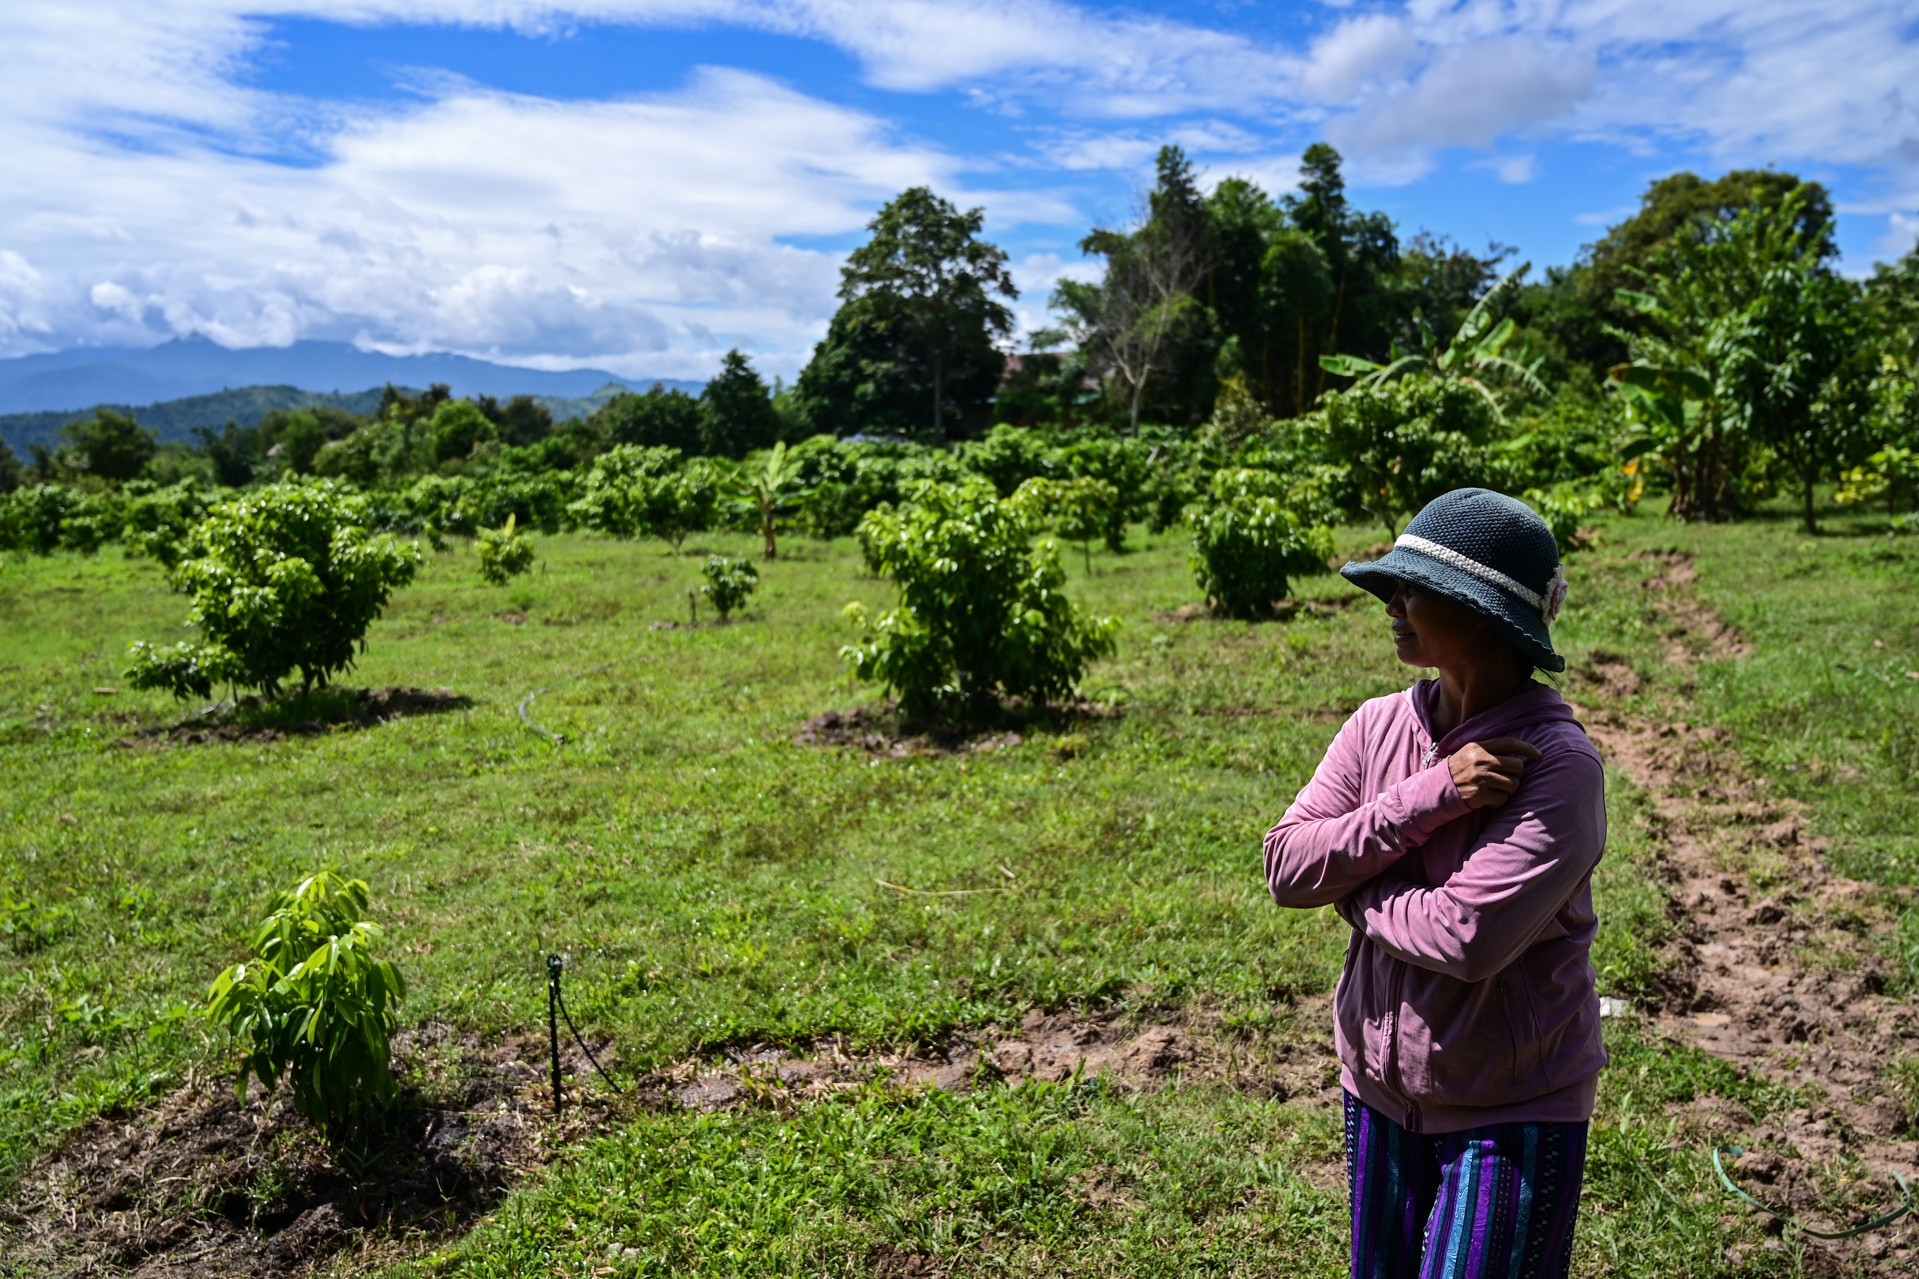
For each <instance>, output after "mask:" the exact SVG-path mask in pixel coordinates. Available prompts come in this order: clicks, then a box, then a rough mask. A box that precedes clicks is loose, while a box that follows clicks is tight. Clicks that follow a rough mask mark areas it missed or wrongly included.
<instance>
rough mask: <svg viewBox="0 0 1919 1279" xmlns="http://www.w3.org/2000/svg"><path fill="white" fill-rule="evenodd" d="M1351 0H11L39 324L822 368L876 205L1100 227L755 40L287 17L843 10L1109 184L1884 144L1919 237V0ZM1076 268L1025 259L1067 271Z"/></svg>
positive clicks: (939, 85)
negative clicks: (405, 77) (406, 95)
mask: <svg viewBox="0 0 1919 1279" xmlns="http://www.w3.org/2000/svg"><path fill="white" fill-rule="evenodd" d="M1327 7H1328V8H1329V9H1331V10H1334V11H1333V12H1328V13H1324V14H1323V15H1319V20H1320V23H1321V25H1319V26H1318V27H1317V29H1316V30H1314V31H1312V32H1311V33H1310V34H1308V35H1307V36H1304V37H1302V39H1301V40H1300V41H1299V42H1298V43H1297V44H1286V43H1281V42H1275V41H1274V40H1272V39H1270V38H1267V37H1265V36H1256V35H1252V34H1248V33H1246V32H1242V31H1235V30H1227V29H1222V28H1220V27H1218V26H1216V25H1210V26H1209V25H1207V20H1206V19H1202V18H1201V17H1199V16H1196V15H1198V14H1199V13H1200V12H1201V11H1200V10H1197V9H1193V10H1188V12H1187V16H1186V17H1185V18H1184V19H1175V18H1169V17H1158V16H1152V15H1149V14H1143V13H1142V12H1140V11H1138V10H1124V11H1119V12H1113V11H1109V10H1105V9H1095V8H1092V7H1084V6H1076V5H1073V4H1069V3H1064V2H1063V0H972V2H970V3H966V2H961V0H945V2H940V0H890V2H889V3H878V0H87V3H85V4H74V3H72V2H71V0H12V2H11V3H10V4H8V5H7V6H6V8H5V10H4V13H0V40H4V42H5V47H6V48H7V50H8V74H7V75H6V76H4V77H0V124H4V126H5V129H6V134H5V136H6V138H7V146H6V147H5V148H4V149H0V181H3V182H4V183H5V189H6V191H7V193H8V198H7V200H6V201H5V202H4V204H0V355H5V354H17V353H20V352H23V351H26V350H30V349H44V348H46V347H48V346H53V345H61V344H70V343H73V342H76V341H97V342H110V341H112V342H117V341H140V340H146V341H152V340H157V339H159V338H160V337H163V336H167V335H170V334H171V333H174V332H194V333H205V334H207V335H209V336H213V337H216V338H217V339H218V340H221V341H228V342H232V343H235V344H244V343H252V342H281V341H290V340H292V339H293V338H294V337H298V336H326V337H342V338H351V339H356V340H361V341H364V342H367V343H372V344H378V345H383V346H387V347H389V348H392V349H407V350H415V349H432V348H450V349H460V350H467V351H472V352H474V353H479V354H496V355H500V356H503V357H506V358H511V359H515V360H521V361H525V362H534V363H545V364H549V365H550V364H552V363H555V362H564V361H566V360H580V361H584V360H589V359H590V360H592V361H593V362H595V363H602V364H608V365H612V366H614V367H616V368H620V369H622V370H623V371H632V372H647V373H651V372H659V373H663V374H664V373H673V372H690V373H697V372H701V371H704V370H705V369H707V368H710V366H711V363H712V360H713V358H714V355H715V354H716V352H717V350H719V349H723V348H724V346H726V345H732V344H734V343H736V342H737V343H739V344H741V345H744V346H747V347H749V348H752V349H755V350H758V351H761V352H764V353H766V354H767V360H768V367H769V369H771V370H776V371H787V372H790V371H791V370H792V369H793V368H794V367H796V366H797V364H798V362H799V361H800V360H801V359H803V358H804V353H805V350H806V347H807V345H808V343H810V342H811V341H812V340H813V338H814V337H815V336H816V335H817V333H818V332H819V331H820V329H821V327H822V325H823V322H824V319H825V316H826V315H827V314H828V313H829V312H830V310H831V307H832V304H833V291H834V286H835V283H836V268H837V257H836V255H835V254H833V253H831V252H828V251H823V250H819V249H816V248H811V247H806V245H807V244H808V243H809V242H810V241H811V239H812V238H813V237H835V236H843V235H846V234H848V233H850V232H853V231H855V230H857V228H858V227H859V226H860V225H861V224H863V223H864V222H865V220H866V219H867V217H868V216H870V213H871V211H872V209H873V208H874V207H875V206H876V205H877V204H878V203H879V202H880V201H881V200H883V199H885V198H887V197H888V196H890V195H891V194H893V193H895V192H897V191H898V190H899V189H901V188H902V187H904V186H906V185H910V184H913V183H921V182H924V183H928V184H931V185H934V186H935V187H936V188H937V189H939V190H940V191H941V192H942V193H944V194H947V195H949V196H950V197H952V198H954V199H956V200H958V201H960V202H962V203H965V204H975V203H984V204H986V205H987V207H988V212H989V223H990V225H992V226H994V227H995V228H1004V227H1007V226H1010V225H1013V224H1015V223H1018V222H1021V221H1025V222H1032V223H1052V224H1060V225H1065V226H1069V227H1071V229H1073V230H1075V231H1076V230H1078V229H1080V227H1082V226H1083V225H1084V224H1085V216H1084V215H1083V214H1082V213H1080V212H1079V211H1077V209H1076V207H1075V205H1076V201H1077V200H1078V199H1079V198H1080V197H1081V195H1082V194H1083V192H1084V190H1085V188H1084V187H1078V188H1074V189H1073V190H1070V191H1058V190H1055V191H1049V190H1043V189H1042V190H1010V189H1009V190H987V189H970V190H969V184H968V182H967V181H966V178H967V177H968V175H969V173H971V170H970V169H968V168H967V167H966V166H965V162H964V161H962V159H960V158H959V157H956V156H954V155H952V154H950V153H947V152H945V151H942V150H940V149H938V148H936V147H933V146H930V145H927V144H925V143H922V142H917V141H914V140H911V139H910V138H905V137H902V136H901V135H899V134H897V133H896V132H895V131H894V129H893V127H892V125H891V124H890V123H889V121H887V120H886V119H884V118H881V117H880V116H878V115H876V114H874V113H873V111H872V110H855V109H851V108H848V107H846V106H843V105H836V104H834V103H831V102H826V101H822V100H821V99H819V98H817V97H812V96H808V95H807V94H804V93H801V92H799V91H796V90H795V89H793V88H791V87H789V86H784V85H781V84H777V83H774V82H772V81H769V80H767V79H764V78H761V77H757V76H752V75H746V74H743V73H740V72H737V71H726V70H720V69H709V70H705V71H700V72H697V73H694V74H692V75H691V76H690V77H689V79H688V80H687V82H686V84H685V87H684V88H682V89H681V90H679V91H677V92H672V93H657V94H648V95H642V96H636V97H631V98H621V99H616V100H609V101H599V102H572V101H569V102H555V101H548V100H543V99H538V98H532V97H525V96H514V95H509V94H502V93H497V92H493V91H491V90H488V89H487V88H485V87H484V86H479V85H473V84H469V83H464V82H459V81H454V80H447V79H443V78H438V79H436V78H434V77H433V76H426V77H423V78H422V79H421V81H420V82H419V83H418V84H417V85H416V86H415V87H416V90H417V92H418V94H419V96H418V98H417V100H414V101H411V102H409V103H407V104H405V105H403V106H399V107H395V106H386V107H380V108H374V107H369V106H365V105H349V104H341V103H330V102H316V101H307V100H294V99H290V98H285V97H281V96H276V95H272V94H267V93H263V92H260V91H258V90H255V89H251V88H248V87H246V86H247V79H246V76H245V75H244V74H243V73H244V72H245V70H246V68H247V67H248V65H249V64H250V62H251V61H252V60H253V59H255V58H256V57H257V56H258V55H259V52H260V48H261V45H262V42H263V41H264V40H265V39H266V38H267V36H268V34H269V31H270V27H269V25H268V24H269V23H270V22H271V21H272V20H273V19H274V18H275V17H278V16H286V15H292V16H304V17H318V18H322V19H329V20H333V21H345V22H358V23H366V24H379V23H384V22H393V21H408V22H416V23H417V22H429V21H433V22H444V23H449V24H465V25H476V26H490V27H513V28H516V29H519V30H523V31H528V32H555V33H558V32H565V31H566V30H568V29H570V28H572V27H575V26H586V25H589V24H594V23H602V22H614V23H629V24H641V25H654V26H677V27H695V26H706V27H711V26H716V25H731V26H738V27H750V28H754V29H758V30H762V31H769V32H777V33H783V34H787V35H793V36H798V37H802V38H807V39H814V40H819V41H823V42H826V43H830V44H832V45H834V46H836V47H838V48H840V49H841V50H843V51H845V52H846V53H847V54H848V55H850V56H851V57H852V58H854V59H855V60H856V61H857V62H858V64H859V65H860V67H861V68H862V74H863V76H864V78H865V79H866V81H867V82H868V83H869V84H871V85H873V86H876V87H877V88H879V89H882V90H891V91H899V92H910V93H924V92H929V91H934V90H950V91H957V92H959V93H960V94H963V95H971V96H972V97H973V98H974V100H975V101H977V102H980V103H983V104H987V105H988V106H989V107H990V108H992V109H997V110H1002V111H1006V112H1009V113H1021V118H1022V120H1024V121H1028V122H1043V123H1039V124H1037V125H1034V124H1031V123H1023V124H1021V125H1019V126H1017V127H1018V128H1021V129H1025V130H1027V131H1028V132H1027V136H1028V137H1029V138H1030V139H1031V140H1032V144H1031V152H1030V155H1031V157H1034V158H1037V160H1038V161H1040V162H1041V163H1042V164H1044V165H1050V166H1052V167H1055V168H1058V169H1060V170H1062V171H1064V172H1069V173H1072V174H1074V175H1075V176H1074V177H1073V178H1072V181H1073V182H1074V183H1085V182H1090V181H1093V180H1095V179H1094V178H1093V177H1081V176H1079V175H1108V180H1110V175H1113V174H1119V175H1123V176H1124V177H1125V178H1126V179H1127V180H1128V181H1135V180H1138V178H1139V177H1140V176H1141V175H1142V174H1143V173H1144V172H1145V170H1146V169H1147V167H1148V166H1149V165H1150V161H1151V158H1152V154H1153V152H1154V151H1155V150H1156V149H1157V147H1158V146H1159V145H1160V144H1162V143H1163V142H1165V141H1168V140H1174V141H1180V142H1181V143H1182V144H1183V145H1185V146H1187V148H1188V150H1189V151H1190V152H1191V153H1192V154H1193V155H1194V157H1195V159H1196V161H1197V162H1198V163H1199V164H1200V166H1201V167H1202V168H1203V169H1204V170H1205V171H1206V172H1207V174H1208V176H1209V178H1216V177H1219V176H1224V175H1225V174H1228V173H1233V174H1245V175H1247V176H1251V177H1253V178H1254V179H1255V180H1258V181H1260V182H1261V183H1262V185H1265V186H1267V188H1268V189H1269V190H1274V191H1283V190H1285V189H1288V188H1290V187H1291V185H1292V184H1293V181H1294V177H1295V166H1296V163H1297V162H1296V160H1295V159H1294V158H1293V157H1294V155H1296V153H1297V150H1298V146H1299V144H1300V143H1301V142H1302V141H1304V140H1306V139H1307V138H1308V137H1309V136H1311V135H1314V134H1317V135H1321V136H1328V137H1330V138H1332V139H1333V140H1334V141H1335V142H1336V143H1337V144H1338V145H1339V146H1340V147H1341V148H1342V150H1343V151H1345V152H1346V154H1347V158H1348V161H1349V174H1350V176H1351V177H1352V179H1353V180H1354V181H1355V182H1357V183H1389V182H1405V181H1411V180H1414V179H1416V178H1418V177H1419V176H1421V175H1422V174H1424V173H1426V172H1429V171H1430V170H1431V168H1432V167H1433V166H1434V165H1436V164H1438V163H1441V162H1443V161H1444V159H1445V152H1447V151H1448V150H1450V149H1457V148H1464V149H1466V150H1469V151H1477V152H1479V153H1480V156H1479V157H1478V158H1477V159H1476V160H1471V161H1469V162H1471V163H1476V164H1479V165H1481V166H1483V167H1486V168H1488V169H1490V170H1491V171H1492V172H1493V173H1495V174H1496V175H1497V176H1498V177H1499V178H1500V179H1501V180H1503V181H1509V182H1523V181H1528V180H1531V179H1532V178H1533V177H1534V176H1535V172H1536V161H1535V159H1534V157H1535V156H1536V155H1538V154H1539V152H1540V148H1541V147H1542V146H1544V145H1546V144H1547V143H1549V142H1550V141H1552V140H1554V139H1563V138H1578V139H1585V140H1592V141H1600V142H1610V143H1613V144H1616V145H1620V146H1624V147H1628V148H1638V149H1641V150H1645V151H1652V152H1655V153H1656V152H1657V151H1658V150H1660V149H1661V148H1664V147H1668V146H1672V145H1675V144H1677V145H1683V146H1685V147H1687V148H1688V149H1691V150H1695V151H1703V152H1704V153H1706V154H1708V155H1710V156H1712V157H1714V158H1715V159H1717V160H1718V161H1720V162H1721V163H1724V164H1727V165H1731V164H1764V163H1768V162H1776V163H1779V164H1782V165H1787V166H1801V167H1803V166H1807V165H1813V166H1822V165H1823V166H1832V165H1847V166H1856V167H1857V168H1859V169H1862V170H1864V171H1865V172H1867V173H1868V174H1870V175H1873V176H1874V178H1875V182H1874V185H1875V186H1876V187H1878V188H1879V189H1881V190H1884V191H1887V192H1890V193H1891V194H1890V195H1888V196H1887V197H1886V199H1885V200H1884V201H1883V202H1882V204H1881V205H1880V206H1879V207H1878V208H1877V209H1876V210H1875V211H1876V212H1877V213H1879V214H1883V215H1886V216H1888V218H1889V221H1888V223H1887V225H1888V236H1889V237H1890V238H1889V240H1888V243H1889V244H1890V243H1894V242H1897V243H1900V244H1905V243H1910V241H1911V239H1912V238H1913V236H1914V234H1915V231H1914V226H1915V222H1919V220H1916V219H1913V218H1911V217H1909V216H1908V215H1907V213H1906V212H1905V211H1906V210H1909V209H1910V208H1912V207H1913V205H1914V204H1915V203H1919V95H1915V94H1913V92H1912V91H1911V89H1910V88H1909V85H1910V84H1911V83H1912V82H1913V81H1914V79H1915V72H1919V56H1916V55H1915V53H1914V41H1913V38H1912V35H1911V23H1912V21H1913V18H1914V11H1913V9H1912V5H1911V3H1910V0H1899V2H1898V3H1891V4H1889V3H1886V2H1885V0H1825V3H1822V4H1820V5H1808V4H1805V3H1803V2H1802V0H1693V2H1691V3H1686V4H1675V3H1673V2H1672V0H1412V2H1411V3H1405V4H1399V5H1394V4H1383V5H1379V6H1376V7H1373V8H1370V9H1368V10H1367V11H1365V12H1358V11H1354V10H1350V9H1347V8H1346V7H1345V6H1339V5H1333V6H1327ZM1207 12H1210V11H1207ZM289 155H294V156H298V157H300V158H301V163H300V164H299V165H297V166H296V165H290V164H287V163H284V162H281V161H284V159H285V158H286V157H287V156H289ZM1013 159H1014V160H1018V159H1019V157H1013ZM995 162H996V163H999V164H1002V165H1006V166H1007V167H1012V165H1011V164H1009V163H1008V158H1007V157H1003V156H1002V157H999V158H997V159H996V161H995ZM1029 163H1030V161H1029ZM1029 172H1030V169H1029ZM1054 265H1055V266H1056V267H1058V269H1060V270H1074V269H1081V266H1082V265H1083V264H1073V263H1068V264H1058V263H1055V264H1054ZM1051 269H1053V268H1052V267H1046V266H1044V265H1043V263H1042V261H1041V258H1038V257H1029V258H1026V259H1023V260H1022V267H1021V270H1022V271H1023V272H1032V273H1035V274H1034V279H1035V280H1036V281H1038V280H1042V279H1044V280H1046V281H1048V282H1046V283H1043V284H1037V283H1036V284H1035V285H1034V288H1033V291H1035V292H1038V293H1040V294H1042V295H1043V293H1044V292H1045V291H1047V290H1048V289H1050V287H1051V285H1050V279H1052V278H1057V277H1056V276H1051V277H1049V276H1046V274H1045V273H1046V271H1047V270H1051ZM1022 278H1024V277H1022ZM1027 305H1028V302H1027V301H1026V300H1023V301H1022V307H1026V306H1027Z"/></svg>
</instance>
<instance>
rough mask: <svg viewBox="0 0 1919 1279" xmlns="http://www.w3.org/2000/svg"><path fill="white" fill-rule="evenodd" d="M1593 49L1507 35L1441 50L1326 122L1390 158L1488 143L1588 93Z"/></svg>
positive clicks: (1339, 137)
mask: <svg viewBox="0 0 1919 1279" xmlns="http://www.w3.org/2000/svg"><path fill="white" fill-rule="evenodd" d="M1597 83H1598V70H1597V67H1596V65H1595V62H1594V59H1593V57H1592V55H1591V54H1590V53H1586V52H1584V51H1581V50H1579V49H1575V48H1569V47H1566V46H1558V47H1554V46H1548V45H1545V44H1541V43H1540V42H1538V41H1535V40H1532V39H1528V38H1526V37H1504V38H1499V39H1492V40H1479V41H1474V42H1473V43H1471V44H1462V45H1454V46H1452V47H1449V48H1445V49H1442V50H1440V51H1439V52H1438V53H1437V54H1436V55H1435V56H1434V57H1433V58H1432V60H1431V61H1430V62H1429V63H1428V64H1427V65H1426V67H1425V68H1424V69H1423V70H1422V71H1421V72H1420V73H1419V75H1418V76H1417V77H1416V78H1414V79H1412V80H1410V81H1407V82H1405V83H1403V84H1401V85H1398V86H1395V87H1394V88H1393V89H1391V90H1387V91H1382V92H1380V93H1376V94H1373V95H1370V96H1369V97H1368V98H1367V99H1366V100H1365V101H1364V102H1363V103H1362V104H1361V105H1360V107H1359V108H1358V110H1356V111H1354V112H1353V113H1352V114H1351V115H1348V116H1343V117H1341V118H1339V119H1337V120H1335V121H1333V122H1332V124H1331V125H1330V126H1329V133H1330V134H1331V136H1332V138H1333V140H1334V141H1335V142H1336V143H1339V144H1342V145H1344V146H1346V147H1349V148H1351V149H1352V150H1354V151H1358V152H1363V153H1365V154H1368V155H1377V156H1384V157H1393V156H1397V155H1400V154H1403V153H1406V152H1416V151H1420V150H1423V149H1426V148H1433V147H1487V146H1491V145H1492V144H1493V143H1494V142H1496V141H1497V140H1498V139H1499V138H1501V137H1502V136H1504V135H1505V134H1507V133H1508V132H1511V131H1513V130H1540V129H1543V128H1545V127H1547V126H1549V125H1551V124H1553V123H1554V122H1556V121H1559V120H1561V119H1563V118H1564V117H1565V116H1566V115H1567V114H1568V113H1569V112H1570V111H1571V110H1572V109H1573V108H1574V107H1575V106H1577V105H1578V104H1579V103H1580V102H1582V101H1584V100H1585V99H1586V98H1588V97H1590V96H1591V94H1592V92H1593V89H1594V87H1595V86H1596V84H1597Z"/></svg>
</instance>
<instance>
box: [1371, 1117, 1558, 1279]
mask: <svg viewBox="0 0 1919 1279" xmlns="http://www.w3.org/2000/svg"><path fill="white" fill-rule="evenodd" d="M1345 1097H1346V1173H1347V1178H1348V1181H1349V1184H1350V1187H1351V1193H1352V1210H1353V1279H1414V1276H1417V1277H1418V1279H1564V1277H1565V1275H1566V1273H1567V1270H1568V1269H1569V1268H1570V1267H1571V1265H1572V1242H1573V1220H1574V1218H1575V1217H1576V1216H1577V1215H1578V1212H1579V1188H1580V1182H1581V1179H1582V1178H1583V1176H1584V1174H1585V1171H1586V1129H1587V1125H1586V1124H1583V1123H1579V1124H1488V1125H1486V1126H1485V1127H1483V1128H1469V1129H1467V1130H1466V1131H1465V1132H1449V1133H1439V1134H1435V1135H1432V1136H1427V1135H1425V1134H1422V1133H1415V1132H1408V1131H1407V1130H1406V1129H1404V1128H1402V1127H1400V1126H1399V1125H1398V1124H1396V1123H1394V1122H1393V1121H1392V1120H1390V1119H1388V1118H1387V1117H1386V1116H1384V1115H1382V1114H1380V1113H1379V1112H1378V1111H1376V1110H1374V1109H1373V1108H1372V1107H1370V1106H1368V1105H1367V1104H1366V1103H1365V1102H1363V1101H1361V1100H1359V1098H1357V1097H1355V1096H1353V1095H1352V1094H1351V1093H1347V1094H1345Z"/></svg>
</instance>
